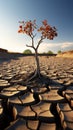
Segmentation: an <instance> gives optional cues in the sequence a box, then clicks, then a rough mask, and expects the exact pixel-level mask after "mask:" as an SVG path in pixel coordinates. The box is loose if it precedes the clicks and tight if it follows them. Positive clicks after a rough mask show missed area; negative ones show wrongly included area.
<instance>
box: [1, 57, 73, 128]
mask: <svg viewBox="0 0 73 130" xmlns="http://www.w3.org/2000/svg"><path fill="white" fill-rule="evenodd" d="M39 59H40V68H41V74H42V75H44V76H42V78H41V79H38V78H36V79H34V80H32V81H29V78H27V77H28V76H29V75H30V74H31V73H32V72H34V70H35V68H36V65H35V59H34V56H26V57H24V56H22V57H18V58H15V57H13V59H10V60H9V59H8V60H7V61H6V60H5V61H4V60H3V59H1V61H0V130H73V58H61V57H52V56H51V57H49V56H40V57H39ZM45 76H47V77H45Z"/></svg>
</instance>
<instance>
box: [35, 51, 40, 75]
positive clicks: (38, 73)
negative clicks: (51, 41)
mask: <svg viewBox="0 0 73 130" xmlns="http://www.w3.org/2000/svg"><path fill="white" fill-rule="evenodd" d="M35 60H36V72H35V75H37V76H38V77H40V65H39V57H38V52H37V49H36V50H35Z"/></svg>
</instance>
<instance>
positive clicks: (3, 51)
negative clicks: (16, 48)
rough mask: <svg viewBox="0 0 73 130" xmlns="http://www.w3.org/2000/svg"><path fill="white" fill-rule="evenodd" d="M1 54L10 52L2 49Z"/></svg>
mask: <svg viewBox="0 0 73 130" xmlns="http://www.w3.org/2000/svg"><path fill="white" fill-rule="evenodd" d="M0 53H8V50H6V49H2V48H0Z"/></svg>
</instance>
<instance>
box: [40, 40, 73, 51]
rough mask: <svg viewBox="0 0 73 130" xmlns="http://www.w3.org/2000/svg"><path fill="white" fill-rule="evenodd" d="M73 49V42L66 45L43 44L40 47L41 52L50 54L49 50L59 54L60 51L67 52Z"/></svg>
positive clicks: (65, 43)
mask: <svg viewBox="0 0 73 130" xmlns="http://www.w3.org/2000/svg"><path fill="white" fill-rule="evenodd" d="M72 49H73V42H64V43H42V44H41V45H40V46H39V49H38V50H39V52H48V51H49V50H51V51H53V52H55V53H56V52H58V50H61V51H66V50H72Z"/></svg>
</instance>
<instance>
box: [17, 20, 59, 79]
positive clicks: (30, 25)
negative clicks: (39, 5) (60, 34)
mask: <svg viewBox="0 0 73 130" xmlns="http://www.w3.org/2000/svg"><path fill="white" fill-rule="evenodd" d="M19 23H20V26H19V30H18V33H23V34H27V35H28V36H29V37H30V38H31V45H26V46H27V47H31V48H33V49H34V51H35V60H36V71H35V75H34V76H36V75H37V76H39V77H40V65H39V57H38V48H39V45H40V44H41V43H42V42H43V40H44V39H46V38H47V39H49V40H53V38H54V37H56V36H57V32H56V31H57V30H56V28H55V27H51V26H50V25H49V24H48V22H47V20H44V21H42V25H41V26H40V27H38V26H37V24H36V20H34V21H31V20H29V21H26V22H24V21H20V22H19ZM36 31H37V32H40V39H39V41H38V43H37V46H36V47H35V46H34V38H35V36H36Z"/></svg>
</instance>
